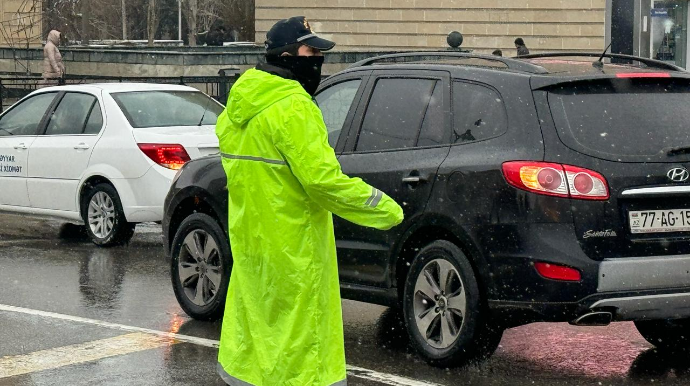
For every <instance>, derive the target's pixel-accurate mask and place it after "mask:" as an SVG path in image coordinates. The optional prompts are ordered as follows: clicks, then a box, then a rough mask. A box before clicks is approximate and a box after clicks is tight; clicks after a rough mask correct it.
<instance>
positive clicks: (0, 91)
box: [0, 79, 4, 113]
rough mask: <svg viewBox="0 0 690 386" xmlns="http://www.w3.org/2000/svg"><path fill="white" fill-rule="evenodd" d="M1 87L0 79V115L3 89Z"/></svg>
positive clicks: (0, 80)
mask: <svg viewBox="0 0 690 386" xmlns="http://www.w3.org/2000/svg"><path fill="white" fill-rule="evenodd" d="M3 87H4V86H3V85H2V79H0V113H2V89H3Z"/></svg>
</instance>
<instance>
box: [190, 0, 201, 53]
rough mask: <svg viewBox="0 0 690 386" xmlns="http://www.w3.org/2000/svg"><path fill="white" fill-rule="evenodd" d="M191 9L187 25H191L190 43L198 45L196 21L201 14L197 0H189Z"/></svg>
mask: <svg viewBox="0 0 690 386" xmlns="http://www.w3.org/2000/svg"><path fill="white" fill-rule="evenodd" d="M187 3H188V4H189V9H188V10H187V26H188V27H189V34H188V36H189V45H190V46H191V47H196V33H197V28H196V22H197V15H198V14H199V3H198V1H197V0H187Z"/></svg>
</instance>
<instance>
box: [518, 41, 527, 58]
mask: <svg viewBox="0 0 690 386" xmlns="http://www.w3.org/2000/svg"><path fill="white" fill-rule="evenodd" d="M515 48H517V56H524V55H529V50H528V49H527V46H526V45H525V41H524V40H523V39H522V38H517V39H515Z"/></svg>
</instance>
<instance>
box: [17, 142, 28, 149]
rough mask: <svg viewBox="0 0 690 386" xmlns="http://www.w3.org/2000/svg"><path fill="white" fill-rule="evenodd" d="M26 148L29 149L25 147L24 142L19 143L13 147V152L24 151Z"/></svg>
mask: <svg viewBox="0 0 690 386" xmlns="http://www.w3.org/2000/svg"><path fill="white" fill-rule="evenodd" d="M28 148H29V147H28V146H26V144H25V143H24V142H22V143H20V144H19V145H16V146H15V147H14V149H15V150H26V149H28Z"/></svg>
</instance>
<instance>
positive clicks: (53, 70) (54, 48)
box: [39, 30, 65, 88]
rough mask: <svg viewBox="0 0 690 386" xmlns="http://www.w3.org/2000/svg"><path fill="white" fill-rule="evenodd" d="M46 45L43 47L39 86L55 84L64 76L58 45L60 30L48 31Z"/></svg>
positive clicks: (63, 66)
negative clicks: (41, 72)
mask: <svg viewBox="0 0 690 386" xmlns="http://www.w3.org/2000/svg"><path fill="white" fill-rule="evenodd" d="M46 40H47V41H46V45H45V47H43V80H42V82H41V85H40V86H39V88H40V87H47V86H56V85H58V84H59V80H60V79H61V78H63V77H64V76H65V65H64V64H63V63H62V54H60V50H59V49H58V46H59V45H60V31H57V30H52V31H50V33H48V39H46Z"/></svg>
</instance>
